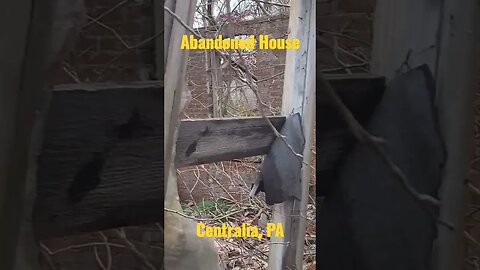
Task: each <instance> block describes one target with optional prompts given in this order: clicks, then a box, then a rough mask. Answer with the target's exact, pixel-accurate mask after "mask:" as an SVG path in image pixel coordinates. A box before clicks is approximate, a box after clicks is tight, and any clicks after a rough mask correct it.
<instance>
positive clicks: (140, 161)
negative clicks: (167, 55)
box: [34, 76, 384, 239]
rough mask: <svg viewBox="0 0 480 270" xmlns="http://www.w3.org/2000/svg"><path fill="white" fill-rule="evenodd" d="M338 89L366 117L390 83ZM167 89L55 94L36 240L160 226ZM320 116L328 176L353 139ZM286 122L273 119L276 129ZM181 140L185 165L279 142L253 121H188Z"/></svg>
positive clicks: (328, 115) (370, 81)
mask: <svg viewBox="0 0 480 270" xmlns="http://www.w3.org/2000/svg"><path fill="white" fill-rule="evenodd" d="M331 82H332V85H333V87H334V88H335V89H337V92H338V93H339V94H340V96H341V97H342V99H343V100H344V101H345V103H346V105H347V107H349V108H352V111H353V112H354V115H355V116H358V117H359V118H361V119H366V118H368V114H369V113H370V111H371V110H372V108H373V107H374V105H375V104H374V103H375V100H377V99H378V97H379V96H381V93H382V92H383V84H384V80H383V79H382V78H379V77H371V76H369V77H368V78H361V77H360V78H353V79H350V78H348V77H345V78H331ZM161 87H162V84H161V83H159V82H152V83H138V84H128V85H113V86H112V85H107V84H101V85H95V86H92V85H70V86H62V87H57V89H55V90H56V91H53V97H52V101H51V105H50V110H49V112H48V115H47V123H46V127H45V132H46V133H45V134H44V142H43V147H42V151H41V154H40V156H39V158H38V172H37V182H38V186H37V199H36V203H35V212H34V223H35V224H34V225H35V231H36V234H37V237H38V238H39V239H44V238H50V237H56V236H64V235H69V234H74V233H79V232H88V231H96V230H102V229H108V228H114V227H119V226H126V225H139V224H144V223H149V222H155V221H159V220H162V219H163V209H161V207H160V206H161V205H162V204H163V194H164V192H163V112H162V110H163V109H162V106H161V104H163V91H162V88H161ZM372 89H373V90H372ZM98 90H101V91H98ZM319 112H321V113H320V114H319V115H317V120H318V121H317V166H318V168H320V170H319V169H317V174H319V173H320V174H322V172H325V173H326V175H327V176H328V175H330V173H332V172H334V171H335V169H336V164H337V163H335V162H334V161H336V160H338V159H339V158H341V157H342V156H343V155H344V153H345V151H346V145H348V143H346V142H345V140H348V139H349V137H348V132H347V131H346V130H345V128H344V126H342V124H341V122H342V121H341V119H340V118H339V117H338V115H336V113H335V112H334V111H333V110H332V109H331V108H329V107H328V104H322V103H321V102H320V103H319V104H318V106H317V113H319ZM284 119H285V118H284V117H271V118H270V120H271V121H272V123H273V124H274V126H276V127H277V128H281V127H282V125H283V122H284ZM178 137H179V138H178V143H177V160H176V162H177V165H179V166H187V165H195V164H201V163H205V162H216V161H222V160H230V159H236V158H242V157H246V156H252V155H262V154H266V153H267V152H268V149H269V145H270V144H271V143H272V141H273V138H274V135H273V133H272V132H271V129H270V128H269V127H268V126H267V125H266V122H265V120H263V119H261V118H248V119H208V120H184V121H182V123H181V125H180V130H179V136H178ZM319 179H322V178H319Z"/></svg>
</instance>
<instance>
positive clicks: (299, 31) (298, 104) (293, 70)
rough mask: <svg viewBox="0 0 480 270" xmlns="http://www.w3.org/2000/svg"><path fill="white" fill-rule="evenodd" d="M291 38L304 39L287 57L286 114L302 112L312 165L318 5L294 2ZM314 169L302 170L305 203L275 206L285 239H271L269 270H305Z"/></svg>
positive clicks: (306, 155)
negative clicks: (312, 173) (309, 202)
mask: <svg viewBox="0 0 480 270" xmlns="http://www.w3.org/2000/svg"><path fill="white" fill-rule="evenodd" d="M289 30H290V35H289V38H298V39H300V42H301V46H300V49H298V50H290V51H288V52H287V56H286V68H285V78H284V89H283V99H282V114H284V115H288V114H290V113H292V111H293V112H299V113H300V114H301V116H302V127H303V133H304V135H305V149H304V150H303V153H302V154H303V161H304V162H306V163H308V164H310V162H311V158H312V155H311V153H312V152H311V146H312V142H313V127H314V119H315V1H314V0H305V1H300V0H294V1H291V4H290V21H289ZM310 177H311V168H310V166H308V165H305V164H304V165H303V166H302V176H301V183H302V200H301V201H296V200H294V199H292V200H289V201H286V202H284V203H282V204H276V205H274V206H273V218H272V222H273V223H282V225H283V228H284V230H285V235H284V237H274V236H272V237H271V241H272V243H271V244H270V253H269V259H268V269H270V270H273V269H279V270H280V269H302V261H303V248H304V241H305V227H306V219H305V217H306V210H307V204H308V198H309V196H308V191H309V190H308V187H309V181H310Z"/></svg>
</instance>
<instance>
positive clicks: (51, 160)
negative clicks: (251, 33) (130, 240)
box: [34, 86, 163, 238]
mask: <svg viewBox="0 0 480 270" xmlns="http://www.w3.org/2000/svg"><path fill="white" fill-rule="evenodd" d="M79 88H82V87H81V86H80V87H79ZM162 102H163V93H162V91H161V90H160V89H159V88H158V87H144V88H143V89H139V88H137V89H135V90H132V89H121V88H120V89H111V90H102V91H96V92H92V91H82V90H71V91H55V92H54V93H53V96H52V101H51V107H50V110H49V112H48V116H47V123H46V126H45V135H44V143H43V147H42V152H41V154H40V156H39V158H38V172H37V177H38V187H37V199H36V203H35V213H34V222H35V230H36V234H37V235H38V237H40V238H43V237H50V236H59V235H65V234H70V233H74V232H81V231H90V230H98V229H106V228H112V227H117V226H122V225H127V224H130V223H131V222H132V221H134V223H136V224H138V223H142V222H149V221H151V220H152V218H153V217H154V218H155V219H156V220H161V219H162V217H163V210H162V209H161V207H155V205H161V204H162V203H163V181H162V179H163V156H162V154H163V118H162V107H161V106H160V104H162ZM74 182H75V184H74ZM88 189H91V190H88Z"/></svg>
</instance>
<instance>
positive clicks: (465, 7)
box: [372, 0, 478, 270]
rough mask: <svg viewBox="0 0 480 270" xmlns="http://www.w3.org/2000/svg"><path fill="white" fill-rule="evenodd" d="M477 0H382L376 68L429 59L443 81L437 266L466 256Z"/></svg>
mask: <svg viewBox="0 0 480 270" xmlns="http://www.w3.org/2000/svg"><path fill="white" fill-rule="evenodd" d="M477 18H478V1H476V0H445V1H429V0H422V1H418V0H405V1H396V0H379V1H377V7H376V14H375V29H374V44H373V52H372V72H373V73H377V74H381V75H385V76H386V77H388V78H392V77H393V75H394V74H395V72H396V71H398V70H399V68H400V66H401V65H402V63H403V62H404V61H405V60H406V59H405V58H406V56H407V53H408V51H411V53H410V58H409V59H408V60H409V61H408V63H409V64H410V66H416V65H419V64H428V65H429V67H430V69H431V71H432V72H433V74H434V77H435V80H436V86H437V94H436V104H437V108H438V111H439V122H440V126H441V131H442V135H443V138H444V140H445V145H446V148H447V161H446V164H445V167H444V172H443V177H442V186H441V189H440V191H439V197H440V200H441V206H440V218H441V219H442V220H444V221H446V222H449V223H450V224H452V225H453V226H454V227H455V230H454V231H451V230H449V229H447V228H445V227H444V226H439V235H438V238H437V241H436V244H435V247H434V249H435V250H436V253H434V258H433V261H434V262H435V265H434V266H433V269H440V270H447V269H448V270H450V269H461V268H462V264H463V263H462V262H463V256H464V236H463V229H464V224H463V220H464V207H465V190H464V180H465V178H466V176H467V168H468V164H469V157H470V149H469V148H470V145H471V143H472V132H473V127H472V125H473V118H472V116H473V110H472V108H473V90H474V81H475V76H474V75H475V74H474V72H475V70H476V69H475V63H474V59H475V58H476V57H475V56H476V55H475V51H474V40H475V38H474V34H475V32H476V31H475V29H474V28H475V26H477V25H478V19H477Z"/></svg>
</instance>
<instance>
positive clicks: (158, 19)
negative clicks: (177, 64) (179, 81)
mask: <svg viewBox="0 0 480 270" xmlns="http://www.w3.org/2000/svg"><path fill="white" fill-rule="evenodd" d="M163 2H164V1H163V0H154V1H153V18H154V20H155V22H154V24H155V27H154V29H155V35H156V34H157V33H161V32H162V31H165V26H164V23H163V21H164V13H163ZM164 37H165V35H161V36H160V37H158V38H156V39H155V77H156V79H157V80H163V74H164V73H165V69H164V68H163V65H164V63H163V55H164V51H163V50H164V47H165V46H164V41H163V38H164Z"/></svg>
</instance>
